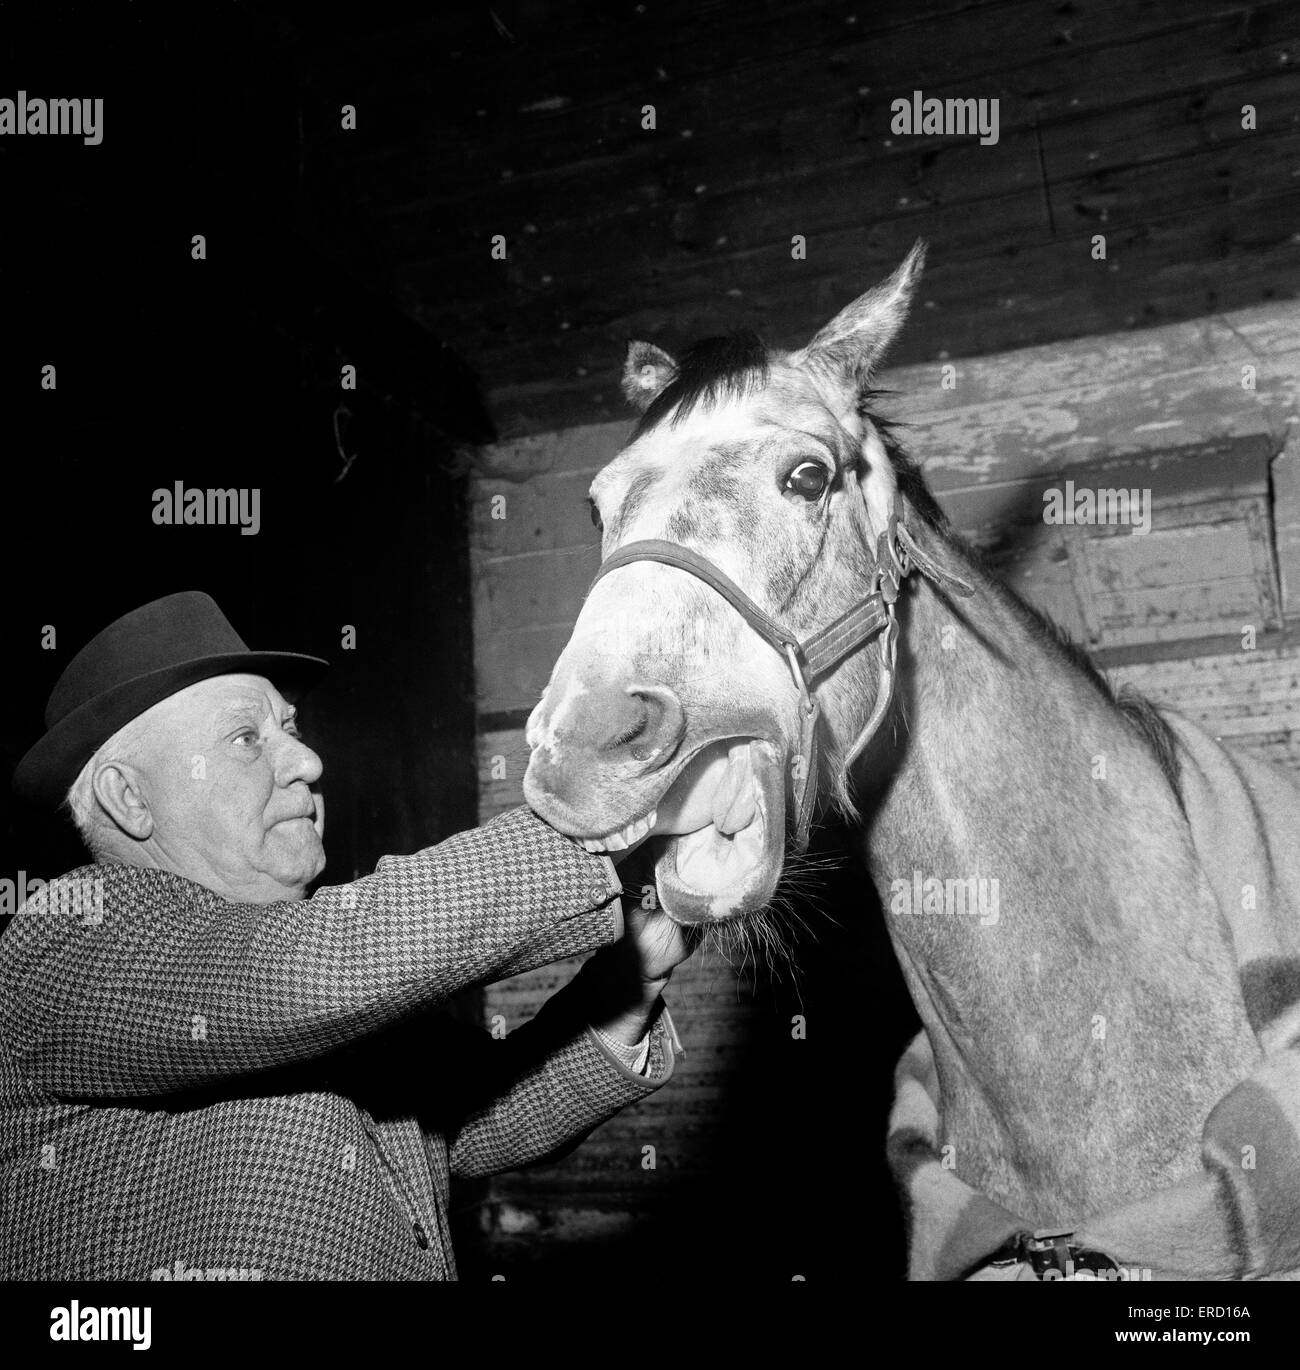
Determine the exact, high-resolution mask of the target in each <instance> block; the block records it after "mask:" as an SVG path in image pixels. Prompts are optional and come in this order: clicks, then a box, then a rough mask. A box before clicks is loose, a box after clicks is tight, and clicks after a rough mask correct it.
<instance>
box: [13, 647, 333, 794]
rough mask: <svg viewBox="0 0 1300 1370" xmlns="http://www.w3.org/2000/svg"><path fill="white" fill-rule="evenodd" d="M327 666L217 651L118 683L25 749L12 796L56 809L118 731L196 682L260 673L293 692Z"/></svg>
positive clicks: (308, 659)
mask: <svg viewBox="0 0 1300 1370" xmlns="http://www.w3.org/2000/svg"><path fill="white" fill-rule="evenodd" d="M328 666H329V662H328V661H325V660H323V659H322V658H321V657H318V656H304V655H302V654H301V653H298V652H223V653H221V654H220V655H217V656H202V657H195V658H194V659H193V660H192V661H182V662H178V663H177V664H176V665H174V666H167V667H165V668H164V669H162V670H159V671H150V672H148V673H147V674H145V675H142V676H137V677H136V678H135V679H134V680H128V681H124V682H123V683H122V684H121V685H118V686H117V687H116V688H115V689H112V690H107V691H105V693H103V694H102V695H97V696H96V697H95V698H94V699H91V700H87V701H86V703H85V704H83V705H81V706H80V707H79V708H76V709H73V711H72V712H71V713H70V714H68V715H67V716H66V717H65V718H61V719H60V720H59V721H58V722H57V723H56V724H55V725H54V726H53V727H52V728H51V729H50V730H49V731H48V732H47V733H46V734H45V735H44V737H42V738H41V739H40V741H39V742H37V743H36V745H35V746H34V747H32V748H31V750H30V751H28V753H27V755H26V756H24V757H23V759H22V760H21V761H20V762H19V763H18V765H17V767H16V768H15V770H14V777H13V789H14V793H15V794H16V795H18V796H19V798H21V799H26V800H28V801H29V802H31V803H33V804H41V805H44V806H45V807H47V808H57V807H58V806H59V804H61V803H62V802H63V800H64V798H65V797H66V796H67V793H68V788H69V786H71V784H72V782H73V781H74V780H75V779H76V778H77V776H78V774H79V773H80V771H81V768H82V767H83V766H84V765H85V764H86V762H87V761H89V760H90V758H91V757H92V756H93V755H94V754H95V750H96V749H97V748H98V747H100V746H102V745H103V744H104V743H105V742H106V741H107V740H108V739H109V738H110V737H112V736H113V734H114V733H115V732H117V730H118V729H119V728H122V727H125V726H126V724H128V723H129V722H130V721H131V720H132V719H133V718H139V716H140V715H141V714H142V713H144V711H145V710H146V709H151V708H153V706H154V705H155V704H159V703H161V702H162V701H163V700H164V699H168V698H170V696H172V695H174V694H176V693H177V692H178V691H179V690H184V689H186V688H188V687H189V686H190V685H197V684H198V683H199V682H200V681H201V680H211V679H212V677H213V676H219V675H260V676H265V677H266V678H267V679H270V680H272V681H273V683H274V682H278V686H283V687H285V688H287V689H289V690H293V691H294V692H296V693H297V692H301V691H302V690H305V689H307V688H309V687H310V686H312V685H314V684H315V683H316V681H317V680H318V679H319V678H320V675H321V673H322V672H323V671H324V670H325V669H326V668H327V667H328Z"/></svg>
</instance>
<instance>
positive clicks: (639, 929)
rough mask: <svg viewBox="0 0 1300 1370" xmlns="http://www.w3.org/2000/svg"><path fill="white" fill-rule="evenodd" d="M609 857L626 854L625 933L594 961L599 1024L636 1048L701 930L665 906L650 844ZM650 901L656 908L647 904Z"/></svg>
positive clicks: (622, 864) (622, 871)
mask: <svg viewBox="0 0 1300 1370" xmlns="http://www.w3.org/2000/svg"><path fill="white" fill-rule="evenodd" d="M610 855H611V856H616V857H621V858H622V859H621V860H620V861H619V864H618V874H619V879H620V880H622V882H623V910H624V913H623V918H624V926H623V936H622V937H621V938H620V939H619V940H618V941H617V942H615V943H614V944H613V945H612V946H609V947H606V948H605V949H604V950H603V951H600V952H597V954H596V955H595V956H593V957H592V959H591V962H590V963H589V965H590V968H591V973H592V974H593V975H594V976H596V977H597V979H598V984H599V997H600V1001H601V1002H600V1012H599V1015H598V1016H599V1017H600V1019H601V1021H599V1022H597V1023H596V1026H598V1027H602V1028H603V1029H604V1030H605V1031H606V1032H608V1033H609V1034H610V1035H611V1036H612V1037H615V1038H617V1039H618V1040H619V1041H621V1042H626V1043H627V1044H628V1045H629V1046H632V1045H635V1043H637V1042H639V1041H640V1040H641V1038H642V1037H644V1036H645V1033H646V1029H647V1027H648V1026H649V1022H650V1017H651V1014H652V1013H653V1012H654V1008H655V1005H656V1004H657V1002H658V1000H659V995H660V992H661V991H662V990H663V988H664V986H665V985H666V984H667V983H668V978H669V976H671V975H672V973H673V971H674V970H675V969H676V968H677V967H678V966H679V965H681V963H682V962H683V961H685V960H686V958H687V957H688V956H689V955H690V954H691V952H693V951H694V950H695V948H696V946H697V945H698V944H699V940H700V929H698V928H697V927H694V926H686V927H683V926H682V925H681V924H679V923H675V922H674V921H673V920H672V918H670V917H669V916H668V914H667V913H665V912H664V910H663V908H662V907H661V906H660V904H659V902H658V898H657V896H655V895H654V893H653V886H654V863H653V859H652V857H651V849H650V848H649V847H648V846H646V845H645V844H640V845H638V846H637V847H635V848H632V849H631V850H630V851H627V852H619V853H614V852H611V853H610ZM647 889H649V891H650V893H649V894H648V895H647ZM646 903H652V905H653V907H651V908H646V907H644V905H645V904H646ZM593 1021H594V1020H593Z"/></svg>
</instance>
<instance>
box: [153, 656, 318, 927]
mask: <svg viewBox="0 0 1300 1370" xmlns="http://www.w3.org/2000/svg"><path fill="white" fill-rule="evenodd" d="M294 715H295V710H294V708H293V707H292V706H291V705H290V704H288V703H287V702H286V701H285V699H284V697H283V696H282V695H281V694H280V692H279V691H278V690H277V689H276V688H275V686H274V685H272V684H271V682H270V681H269V680H264V679H263V678H262V677H261V676H253V675H227V676H216V677H214V678H213V679H211V680H204V681H200V682H199V684H197V685H191V686H190V687H189V688H188V689H185V690H181V691H180V692H179V693H177V694H174V695H172V696H171V697H170V698H169V699H165V700H163V702H162V703H161V704H158V705H156V706H155V708H154V709H153V710H151V711H150V716H149V719H148V722H149V725H150V726H149V729H148V732H147V738H148V742H147V743H146V746H145V748H144V753H145V754H144V755H143V756H142V758H141V765H140V767H139V769H140V772H141V785H142V788H143V790H144V794H145V798H146V799H147V801H148V805H149V810H150V813H151V814H152V817H153V833H152V836H151V837H150V839H149V843H150V845H151V846H152V847H153V848H154V856H155V859H158V860H159V861H160V864H162V865H164V866H165V868H167V869H170V870H174V871H176V872H177V873H178V874H181V875H184V876H186V877H188V878H189V879H191V880H194V881H196V882H197V883H199V884H202V885H206V886H208V888H210V889H213V890H215V891H216V892H217V893H218V894H221V895H223V896H224V897H225V898H227V899H232V900H237V901H239V902H243V903H270V902H272V901H273V900H277V899H301V898H302V896H303V894H304V893H305V891H306V888H307V885H308V884H309V883H310V882H311V881H312V880H313V879H314V878H315V877H316V876H317V875H319V874H320V872H321V870H322V869H323V868H324V866H325V848H324V846H323V844H322V840H321V839H322V837H323V835H324V830H325V808H324V802H323V800H322V799H321V797H320V795H319V794H316V793H314V792H313V790H312V786H314V785H315V784H316V782H317V781H318V780H319V779H320V775H321V770H322V766H321V760H320V757H318V756H317V755H316V753H315V752H314V751H312V750H311V748H310V747H308V746H307V745H306V743H304V742H303V740H302V738H301V737H300V736H299V732H298V725H297V723H296V722H295V718H294Z"/></svg>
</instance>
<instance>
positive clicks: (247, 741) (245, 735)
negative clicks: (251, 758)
mask: <svg viewBox="0 0 1300 1370" xmlns="http://www.w3.org/2000/svg"><path fill="white" fill-rule="evenodd" d="M231 741H233V742H234V743H235V744H236V745H243V746H245V747H251V746H254V745H256V743H257V742H258V735H257V733H255V732H254V731H253V729H252V728H245V729H244V731H243V732H241V733H236V734H235V735H234V737H233V738H232V739H231Z"/></svg>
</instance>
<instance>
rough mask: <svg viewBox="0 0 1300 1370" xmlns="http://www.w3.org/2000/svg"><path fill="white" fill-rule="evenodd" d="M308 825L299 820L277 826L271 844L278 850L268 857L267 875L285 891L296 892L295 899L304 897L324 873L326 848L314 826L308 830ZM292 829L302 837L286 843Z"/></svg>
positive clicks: (305, 820)
mask: <svg viewBox="0 0 1300 1370" xmlns="http://www.w3.org/2000/svg"><path fill="white" fill-rule="evenodd" d="M308 822H309V820H307V819H301V820H295V821H294V822H292V823H281V824H279V825H277V828H276V831H275V834H274V836H273V839H272V840H273V843H274V845H275V847H277V848H278V850H276V851H274V852H271V853H268V855H269V856H270V857H271V860H270V861H269V862H268V864H267V866H266V874H267V875H268V876H269V877H270V878H271V879H272V880H274V881H275V882H276V883H277V884H278V885H282V886H283V887H284V888H285V889H288V890H296V891H297V894H295V895H294V896H293V897H294V898H296V899H301V898H302V897H303V894H304V893H305V892H306V889H307V886H308V885H310V884H311V882H312V881H313V880H315V879H316V877H317V876H318V875H319V874H320V873H321V871H323V870H324V869H325V846H324V844H323V843H322V842H321V840H320V836H319V834H318V833H317V832H316V829H315V826H314V825H312V826H310V827H308ZM293 829H301V830H302V834H303V835H302V836H301V837H297V838H296V840H293V839H291V840H290V841H287V842H286V841H285V840H284V837H285V835H287V830H293Z"/></svg>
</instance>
